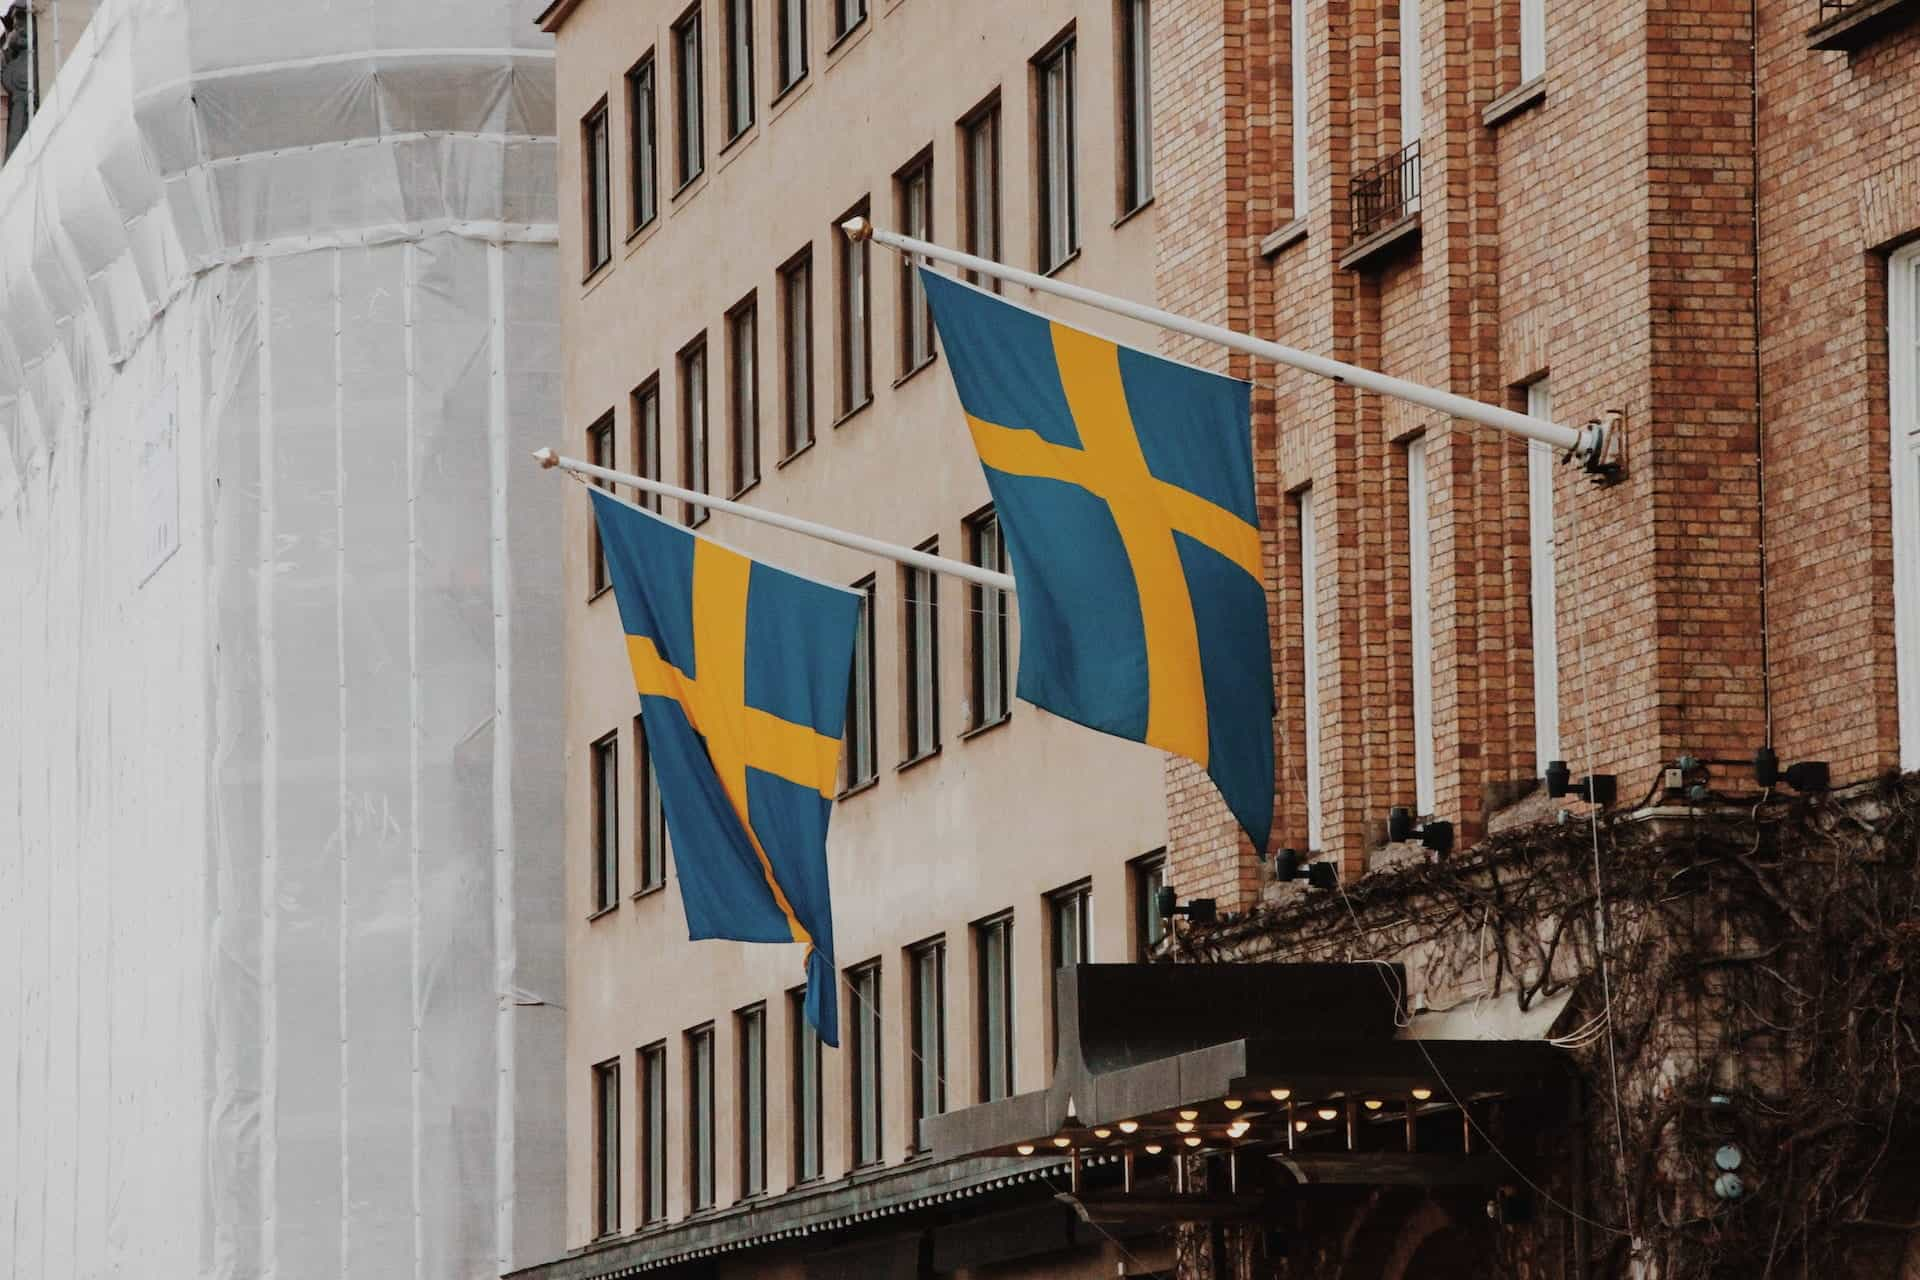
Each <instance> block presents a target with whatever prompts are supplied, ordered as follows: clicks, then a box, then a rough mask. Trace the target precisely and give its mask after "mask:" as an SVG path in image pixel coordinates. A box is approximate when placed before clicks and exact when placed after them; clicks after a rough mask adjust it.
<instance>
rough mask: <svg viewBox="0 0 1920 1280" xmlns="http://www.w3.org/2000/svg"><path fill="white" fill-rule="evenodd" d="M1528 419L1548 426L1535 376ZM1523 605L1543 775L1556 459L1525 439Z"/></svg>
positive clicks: (1552, 731) (1550, 757)
mask: <svg viewBox="0 0 1920 1280" xmlns="http://www.w3.org/2000/svg"><path fill="white" fill-rule="evenodd" d="M1523 394H1524V395H1525V396H1526V401H1527V408H1526V412H1527V414H1528V416H1529V417H1535V418H1542V419H1545V420H1546V421H1548V422H1552V421H1553V420H1554V418H1553V385H1552V383H1551V382H1550V381H1549V380H1548V379H1547V378H1545V377H1540V378H1536V379H1535V380H1534V381H1532V382H1530V383H1528V384H1527V386H1526V388H1525V389H1524V391H1523ZM1526 447H1527V586H1528V592H1527V603H1528V609H1529V627H1528V631H1529V633H1530V639H1531V641H1532V646H1531V647H1532V653H1533V756H1534V763H1533V771H1534V774H1535V775H1536V776H1537V777H1545V776H1546V771H1547V765H1548V763H1549V762H1551V761H1554V760H1558V759H1559V758H1560V627H1559V617H1558V608H1559V604H1558V597H1557V593H1556V590H1555V586H1556V584H1555V571H1556V568H1557V565H1558V555H1557V553H1556V549H1555V538H1554V511H1553V507H1554V501H1553V478H1554V474H1555V473H1556V472H1557V471H1558V470H1559V466H1558V464H1559V461H1560V459H1559V458H1557V457H1556V456H1555V455H1554V452H1553V449H1552V447H1551V446H1549V445H1546V444H1542V443H1541V442H1540V441H1538V440H1529V441H1527V446H1526Z"/></svg>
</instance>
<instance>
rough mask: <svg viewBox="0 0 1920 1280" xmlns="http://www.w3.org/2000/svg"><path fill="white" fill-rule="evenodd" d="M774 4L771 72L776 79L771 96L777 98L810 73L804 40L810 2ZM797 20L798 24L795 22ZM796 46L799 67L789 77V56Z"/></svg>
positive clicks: (791, 0)
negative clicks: (774, 61)
mask: <svg viewBox="0 0 1920 1280" xmlns="http://www.w3.org/2000/svg"><path fill="white" fill-rule="evenodd" d="M773 3H774V7H775V9H776V10H777V13H776V16H775V18H774V24H773V25H774V40H775V47H774V53H775V55H776V58H777V62H778V65H777V66H776V68H775V71H774V74H775V75H776V77H778V83H777V85H776V92H775V95H774V96H775V97H776V98H777V97H779V96H780V95H781V94H784V93H786V92H787V91H788V90H789V89H791V88H793V87H794V86H795V85H797V84H799V83H800V82H801V81H802V80H805V79H806V78H807V73H808V72H809V71H810V70H812V67H811V66H810V65H809V63H808V39H807V35H808V32H807V27H808V25H809V20H810V14H811V11H812V0H773ZM796 18H797V19H798V21H795V19H796ZM796 44H797V45H798V49H799V54H800V66H799V69H798V70H797V71H794V73H793V74H792V75H788V74H787V72H788V70H789V68H790V66H791V64H792V62H793V59H792V57H791V56H790V54H791V53H792V52H793V51H794V48H795V45H796Z"/></svg>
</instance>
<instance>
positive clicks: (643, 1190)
mask: <svg viewBox="0 0 1920 1280" xmlns="http://www.w3.org/2000/svg"><path fill="white" fill-rule="evenodd" d="M640 1089H641V1096H640V1130H641V1132H640V1144H641V1152H642V1155H641V1163H640V1182H641V1186H640V1197H641V1204H640V1221H642V1222H660V1221H662V1220H664V1219H665V1218H666V1216H667V1046H666V1043H665V1042H664V1041H662V1042H661V1043H658V1044H652V1045H648V1046H647V1047H646V1048H644V1049H642V1050H641V1051H640Z"/></svg>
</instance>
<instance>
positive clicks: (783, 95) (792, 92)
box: [767, 67, 813, 119]
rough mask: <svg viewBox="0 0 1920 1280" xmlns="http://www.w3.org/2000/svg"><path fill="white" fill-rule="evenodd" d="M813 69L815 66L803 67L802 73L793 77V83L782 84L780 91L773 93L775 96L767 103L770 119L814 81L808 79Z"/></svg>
mask: <svg viewBox="0 0 1920 1280" xmlns="http://www.w3.org/2000/svg"><path fill="white" fill-rule="evenodd" d="M812 69H813V68H811V67H807V68H803V69H802V70H801V72H800V74H799V75H797V76H795V77H794V78H793V83H791V84H786V85H782V86H781V87H780V92H778V93H776V94H774V95H773V98H772V99H771V100H770V101H769V102H768V103H767V111H768V113H769V117H768V118H769V119H771V118H772V114H773V113H776V112H778V111H780V110H782V109H784V107H785V105H786V104H787V103H788V102H791V101H792V100H793V99H795V98H797V97H799V96H800V93H801V91H802V90H804V89H805V88H806V87H807V86H808V85H809V84H811V83H812V81H810V80H809V79H807V72H808V71H811V70H812Z"/></svg>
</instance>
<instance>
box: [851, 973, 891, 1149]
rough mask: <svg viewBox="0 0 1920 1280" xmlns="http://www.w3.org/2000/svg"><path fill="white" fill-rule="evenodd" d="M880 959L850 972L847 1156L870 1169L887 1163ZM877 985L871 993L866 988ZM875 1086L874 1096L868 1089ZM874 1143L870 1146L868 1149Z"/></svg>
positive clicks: (873, 1088) (871, 1090) (882, 991)
mask: <svg viewBox="0 0 1920 1280" xmlns="http://www.w3.org/2000/svg"><path fill="white" fill-rule="evenodd" d="M881 978H882V974H881V971H880V961H879V960H878V959H874V960H868V961H866V962H865V963H863V964H857V965H853V966H851V967H850V968H848V969H847V971H846V982H847V994H848V996H849V1000H848V1006H847V1029H848V1033H847V1039H848V1045H847V1048H848V1051H849V1052H848V1055H847V1154H848V1161H847V1163H848V1166H849V1167H850V1168H853V1169H866V1168H871V1167H873V1166H875V1165H878V1164H881V1163H884V1162H885V1160H886V1115H887V1111H886V1093H885V1090H886V1062H885V1056H884V1048H885V1040H884V1037H885V1027H884V1025H883V1024H882V1022H881V1018H880V1002H881V1000H882V999H883V998H884V988H883V986H882V984H881ZM869 979H871V981H872V988H873V989H872V990H871V991H865V992H863V991H862V989H861V988H862V984H863V983H865V982H866V981H867V980H869ZM869 1083H871V1085H872V1088H871V1089H870V1090H869V1089H868V1088H867V1087H866V1086H867V1085H868V1084H869ZM869 1139H870V1140H871V1141H870V1145H869Z"/></svg>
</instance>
